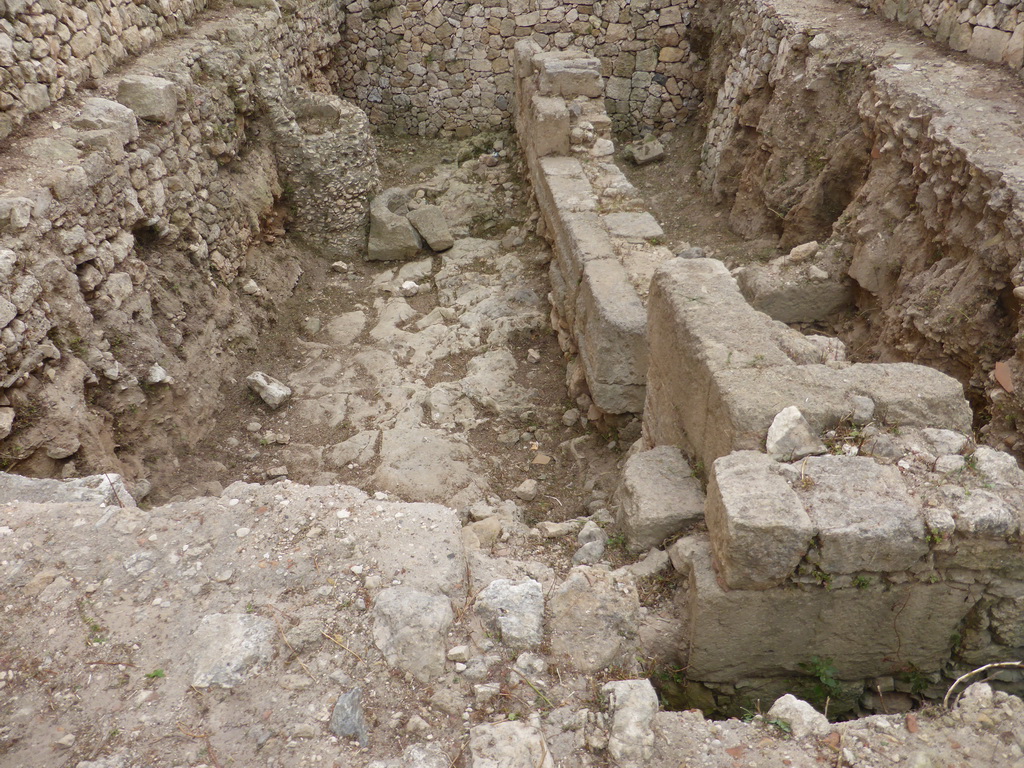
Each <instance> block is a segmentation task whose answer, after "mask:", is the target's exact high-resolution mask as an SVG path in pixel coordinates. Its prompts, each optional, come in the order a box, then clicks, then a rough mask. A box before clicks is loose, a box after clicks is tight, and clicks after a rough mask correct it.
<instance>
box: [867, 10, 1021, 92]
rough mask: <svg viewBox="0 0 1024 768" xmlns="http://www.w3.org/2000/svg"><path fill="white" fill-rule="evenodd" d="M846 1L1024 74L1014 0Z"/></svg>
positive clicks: (959, 49)
mask: <svg viewBox="0 0 1024 768" xmlns="http://www.w3.org/2000/svg"><path fill="white" fill-rule="evenodd" d="M850 1H851V2H853V3H854V4H855V5H857V6H860V7H861V8H870V9H871V10H872V11H874V12H875V13H877V14H879V15H881V16H883V17H885V18H886V19H889V20H890V21H898V22H899V23H900V24H905V25H906V26H908V27H911V28H913V29H916V30H918V31H920V32H922V33H924V34H925V35H927V36H928V37H930V38H932V39H934V40H935V41H936V42H938V43H942V44H944V45H948V46H949V47H950V48H951V49H952V50H954V51H966V52H967V54H968V55H970V56H976V57H978V58H979V59H983V60H985V61H990V62H992V63H993V64H1002V65H1003V66H1005V67H1008V68H1009V69H1010V70H1011V71H1012V72H1014V73H1016V74H1017V75H1018V76H1020V77H1024V9H1022V6H1021V4H1020V2H1017V0H1011V1H1010V2H984V3H980V2H972V0H850Z"/></svg>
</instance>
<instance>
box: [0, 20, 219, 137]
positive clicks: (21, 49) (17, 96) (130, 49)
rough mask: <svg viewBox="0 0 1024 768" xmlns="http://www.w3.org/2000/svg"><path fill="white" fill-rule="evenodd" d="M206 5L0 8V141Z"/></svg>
mask: <svg viewBox="0 0 1024 768" xmlns="http://www.w3.org/2000/svg"><path fill="white" fill-rule="evenodd" d="M205 7H206V0H164V2H160V3H137V2H132V0H113V2H111V1H110V0H107V1H106V2H100V1H99V0H94V1H90V2H81V3H71V2H65V0H43V1H42V2H30V0H4V2H2V3H0V67H2V68H3V70H4V77H3V79H2V80H0V139H3V138H4V137H6V136H8V135H9V134H10V133H11V131H12V130H13V129H14V128H15V127H17V126H18V125H20V124H21V123H22V121H23V120H24V119H25V118H26V117H27V116H28V115H31V114H34V113H36V112H40V111H42V110H44V109H46V108H47V107H48V106H50V104H51V103H54V102H56V101H58V100H60V99H61V98H63V97H64V96H65V95H66V94H74V93H75V91H76V90H77V89H78V87H79V86H81V85H82V84H83V83H85V82H86V81H87V80H90V79H93V78H98V77H101V76H102V75H104V74H105V73H106V72H108V71H109V70H110V68H111V67H113V66H114V65H115V64H117V63H119V62H121V61H124V60H125V59H127V58H130V57H132V56H137V55H138V54H140V53H141V52H143V51H144V50H146V49H147V48H149V47H151V46H152V45H153V44H154V43H156V42H159V41H160V40H162V39H163V38H165V37H167V36H169V35H175V34H177V33H179V32H181V31H182V30H183V29H185V28H186V27H187V26H188V24H189V22H190V21H191V20H192V19H193V18H194V17H195V16H196V14H198V13H200V12H201V11H202V10H203V9H204V8H205Z"/></svg>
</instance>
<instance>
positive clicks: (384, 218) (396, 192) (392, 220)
mask: <svg viewBox="0 0 1024 768" xmlns="http://www.w3.org/2000/svg"><path fill="white" fill-rule="evenodd" d="M408 211H409V207H408V198H407V192H406V190H404V189H397V188H396V189H388V190H385V191H384V192H381V193H380V194H379V195H377V197H375V198H374V199H373V201H372V202H371V203H370V241H369V245H368V246H367V251H366V258H367V259H369V260H370V261H408V260H409V259H412V258H414V257H415V256H416V254H417V253H419V251H420V237H419V235H418V234H417V233H416V229H415V228H414V227H413V225H412V224H411V223H410V222H409V219H408V218H407V214H408Z"/></svg>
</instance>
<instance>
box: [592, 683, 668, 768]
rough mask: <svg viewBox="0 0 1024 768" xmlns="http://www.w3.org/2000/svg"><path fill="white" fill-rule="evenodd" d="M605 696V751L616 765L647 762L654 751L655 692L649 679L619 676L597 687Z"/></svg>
mask: <svg viewBox="0 0 1024 768" xmlns="http://www.w3.org/2000/svg"><path fill="white" fill-rule="evenodd" d="M601 690H602V692H603V693H604V695H605V696H607V697H608V712H609V714H610V716H611V721H612V722H611V729H610V732H609V735H608V753H609V754H610V755H611V756H612V760H613V761H614V762H615V765H617V766H619V767H620V768H634V767H639V766H644V765H647V764H648V762H649V761H650V759H651V757H652V756H653V754H654V730H653V729H652V727H651V724H652V720H653V718H654V715H655V714H656V713H657V711H658V707H659V704H658V694H657V692H655V690H654V686H652V685H651V683H650V681H649V680H619V681H616V682H613V683H607V684H606V685H604V686H603V687H602V688H601Z"/></svg>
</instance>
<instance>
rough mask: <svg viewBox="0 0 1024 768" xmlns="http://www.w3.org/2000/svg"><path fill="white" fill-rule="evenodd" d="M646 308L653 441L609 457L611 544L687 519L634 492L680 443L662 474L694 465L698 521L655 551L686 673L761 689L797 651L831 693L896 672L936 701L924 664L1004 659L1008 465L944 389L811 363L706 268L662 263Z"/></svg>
mask: <svg viewBox="0 0 1024 768" xmlns="http://www.w3.org/2000/svg"><path fill="white" fill-rule="evenodd" d="M648 312H649V322H648V338H647V341H648V345H649V350H650V352H649V354H650V365H649V368H648V377H647V402H646V405H645V409H644V442H643V447H644V448H653V449H654V450H651V451H648V452H643V451H641V452H639V453H636V452H635V453H634V455H633V456H632V457H631V459H630V461H629V463H628V464H627V471H626V477H625V478H624V483H625V487H626V488H627V490H626V491H625V492H624V494H625V496H626V497H627V498H625V499H624V500H625V501H626V502H627V508H628V511H627V512H625V516H626V517H631V518H633V519H627V520H622V517H623V515H622V514H620V522H624V523H625V525H624V528H625V530H626V531H627V535H630V536H631V535H633V534H632V533H630V532H631V531H638V530H640V526H638V525H637V521H640V522H643V521H645V520H654V519H656V518H657V517H659V516H660V517H661V518H662V519H664V518H665V516H666V515H669V514H671V511H672V507H673V506H675V505H676V504H678V505H679V525H678V526H677V528H676V530H675V531H674V532H673V533H674V535H678V533H679V532H685V531H686V530H687V529H690V530H692V529H693V526H694V520H693V519H691V518H692V514H691V513H690V510H689V508H688V507H687V506H686V504H684V503H681V499H682V497H680V500H676V501H671V502H668V504H669V505H670V506H669V508H667V509H665V508H664V507H665V505H666V500H665V499H664V498H662V499H660V500H657V501H655V499H656V494H655V492H654V490H653V489H650V490H648V491H646V492H645V491H644V490H643V484H644V481H643V477H644V472H645V464H649V463H652V462H653V463H657V464H658V465H660V466H662V473H667V475H669V476H671V477H684V476H685V475H686V474H687V473H688V470H689V468H688V467H687V465H686V463H685V462H684V461H683V458H682V455H679V454H677V456H678V458H676V459H675V460H674V461H675V462H676V464H677V466H676V467H675V469H674V470H667V469H665V468H664V466H663V465H664V464H665V462H666V461H669V460H671V455H670V454H666V453H664V452H663V451H664V449H665V447H674V448H680V449H682V451H683V455H688V456H689V457H690V459H691V461H692V462H693V465H694V466H697V467H698V468H704V467H706V468H707V469H706V471H707V475H708V485H707V498H706V501H705V504H704V516H703V520H704V524H705V525H706V533H699V532H697V533H692V532H691V533H690V535H688V536H684V537H683V538H681V539H678V540H677V541H676V542H675V543H674V544H672V545H671V547H670V548H669V552H670V555H671V557H672V561H673V564H674V565H675V567H676V569H677V570H678V571H679V572H681V573H682V574H683V578H684V584H685V594H686V597H685V599H683V600H681V601H680V603H679V604H680V605H681V606H684V613H683V615H682V617H681V618H682V619H683V621H684V624H685V626H686V629H685V630H684V632H683V649H682V655H681V657H680V663H681V665H682V666H684V667H685V668H686V670H687V675H688V677H689V678H690V679H691V680H695V681H700V682H701V683H702V684H703V685H705V686H707V687H708V688H709V689H712V690H714V691H717V692H718V693H727V694H729V695H730V696H732V695H739V696H740V698H741V699H743V698H749V699H751V700H754V699H756V698H758V697H765V698H767V697H769V696H770V695H777V694H779V693H781V692H783V691H786V690H794V689H796V690H799V686H800V685H801V683H800V682H799V681H798V680H797V679H798V678H800V676H802V675H806V674H808V672H809V667H813V659H815V658H817V659H828V664H829V666H830V667H832V668H834V671H835V674H836V675H837V676H838V679H839V680H840V681H842V683H841V684H837V689H838V688H841V689H842V690H843V691H844V695H845V696H847V697H848V698H850V699H851V701H853V700H856V697H857V696H859V695H860V694H861V693H862V692H863V691H864V690H865V687H866V688H867V690H869V691H872V690H874V689H875V688H876V687H882V690H883V691H891V690H893V685H894V683H893V678H894V676H895V677H896V678H899V677H900V676H901V675H902V676H904V677H905V676H906V675H908V674H910V673H913V675H916V676H918V678H919V680H918V685H919V686H920V688H919V690H917V691H915V692H916V693H923V692H925V689H926V688H927V689H928V690H930V691H931V693H930V694H929V695H936V694H941V692H942V691H944V688H943V686H942V684H941V681H942V676H943V675H945V676H946V677H947V678H951V677H956V676H957V675H958V674H960V673H962V672H963V671H966V670H968V669H971V668H973V666H976V665H980V664H982V663H986V662H988V661H995V660H997V659H999V658H1004V657H1005V658H1015V657H1016V655H1017V654H1019V652H1020V645H1021V644H1022V642H1024V640H1022V638H1021V637H1020V633H1019V632H1018V631H1017V629H1016V628H1017V627H1018V626H1019V621H1020V618H1021V614H1020V609H1019V597H1018V596H1019V595H1020V594H1022V590H1024V551H1022V549H1021V545H1020V536H1019V534H1020V531H1021V526H1022V524H1024V515H1022V510H1024V472H1022V471H1021V470H1020V468H1019V467H1018V466H1017V464H1016V462H1015V461H1014V459H1013V458H1012V457H1011V456H1009V455H1007V454H1005V453H1001V452H998V451H995V450H993V449H991V448H988V447H985V446H981V447H975V446H974V445H973V443H972V441H971V438H970V437H969V434H970V426H971V425H970V417H971V413H970V409H969V407H968V405H967V403H966V401H965V400H964V399H963V396H962V390H961V388H960V386H959V385H958V384H957V383H956V381H954V380H953V379H951V378H949V377H948V376H945V375H943V374H941V373H939V372H937V371H934V370H932V369H928V368H924V367H921V366H915V365H908V364H894V365H887V364H877V365H865V364H850V363H847V362H845V361H844V359H843V358H844V355H843V354H842V350H841V348H836V347H834V346H833V347H832V351H831V355H832V359H831V360H829V361H828V362H822V361H821V356H820V352H821V347H820V346H819V345H820V344H821V343H822V340H821V339H816V338H814V337H804V336H801V335H800V334H799V333H797V332H796V331H793V330H791V329H789V328H788V327H786V326H783V325H781V324H779V323H776V322H773V321H772V320H771V319H770V318H769V317H767V316H766V315H764V314H762V313H760V312H757V311H756V310H754V309H753V308H752V307H750V306H749V305H747V304H746V302H745V301H744V300H743V297H742V296H741V294H740V292H739V288H738V286H737V284H736V281H735V280H734V278H732V277H731V276H730V275H729V273H728V271H727V270H726V269H725V268H724V267H723V266H722V265H721V263H720V262H717V261H714V260H708V259H673V260H671V261H669V262H667V263H665V264H664V265H663V266H662V267H661V269H659V271H658V272H657V274H656V275H655V278H654V283H653V286H652V290H651V295H650V299H649V304H648ZM833 342H834V340H833ZM815 347H818V349H819V357H818V360H814V348H815ZM897 425H898V426H897ZM648 453H649V454H650V455H651V459H650V461H647V459H646V457H647V455H648ZM652 466H653V464H652ZM648 482H649V481H648ZM645 498H647V499H650V500H651V501H650V502H649V503H650V504H654V505H655V506H658V507H659V508H658V509H653V508H652V509H645V508H644V506H645V502H644V499H645ZM671 535H673V534H669V536H670V537H671ZM812 674H813V673H812ZM794 686H796V688H794ZM833 693H835V692H833ZM846 704H847V705H849V704H850V701H847V702H846ZM842 706H845V705H843V704H842V703H840V702H834V707H835V710H836V711H841V709H842Z"/></svg>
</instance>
